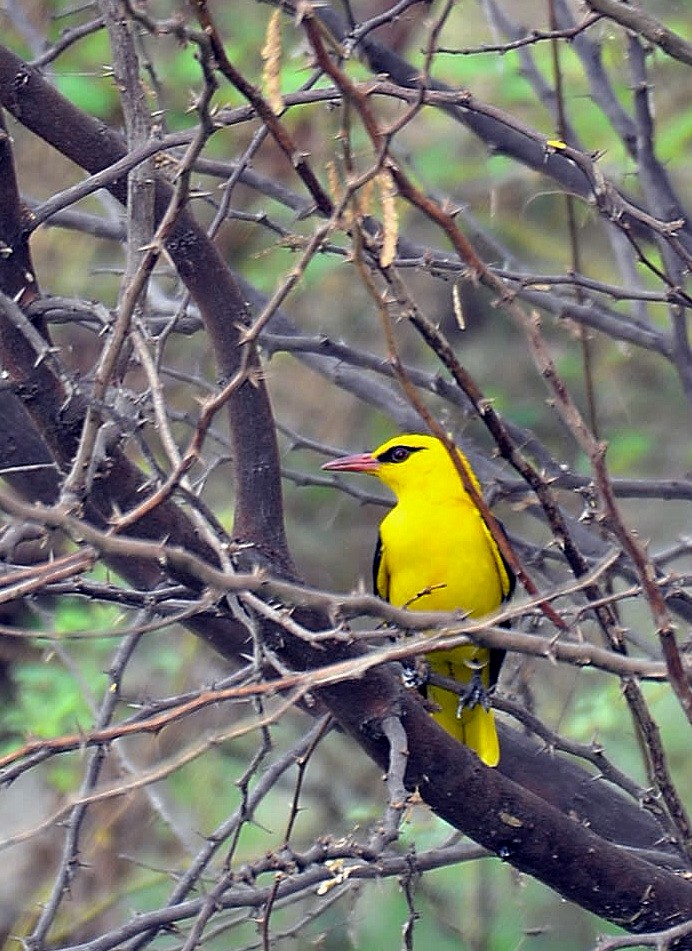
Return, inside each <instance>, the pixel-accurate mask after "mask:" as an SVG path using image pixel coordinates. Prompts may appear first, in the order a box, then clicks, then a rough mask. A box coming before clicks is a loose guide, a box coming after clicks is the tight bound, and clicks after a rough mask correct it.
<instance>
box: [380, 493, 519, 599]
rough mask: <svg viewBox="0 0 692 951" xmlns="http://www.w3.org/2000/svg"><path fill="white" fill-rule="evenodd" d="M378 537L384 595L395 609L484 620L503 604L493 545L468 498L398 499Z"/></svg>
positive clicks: (481, 520)
mask: <svg viewBox="0 0 692 951" xmlns="http://www.w3.org/2000/svg"><path fill="white" fill-rule="evenodd" d="M421 503H422V504H421ZM380 537H381V541H382V549H383V551H382V564H381V568H380V574H381V577H383V578H386V586H387V590H386V592H381V593H384V594H386V596H387V597H388V599H389V601H390V602H391V603H392V604H394V605H396V606H397V607H402V606H407V607H409V608H410V609H411V610H414V611H416V610H417V611H454V610H462V611H464V612H466V613H468V614H470V615H472V616H474V617H480V616H482V615H484V614H488V613H490V612H491V611H494V610H495V609H496V608H497V607H499V605H500V603H501V602H502V597H503V590H502V581H501V578H500V573H499V568H498V561H497V556H496V552H495V549H494V543H493V542H492V539H491V538H490V537H489V532H488V529H487V527H486V526H485V524H484V522H483V519H482V517H481V514H480V512H479V511H478V509H477V508H476V507H475V505H473V503H472V502H471V500H470V499H467V498H464V497H460V498H457V499H449V498H447V499H445V500H444V501H440V502H439V503H436V502H435V500H430V499H428V500H425V499H422V500H420V502H413V501H407V500H400V501H399V503H398V504H397V505H396V506H395V507H394V508H393V509H392V511H391V512H390V513H389V514H388V515H387V516H386V517H385V519H384V521H383V522H382V525H381V526H380ZM380 587H381V585H380V584H378V588H380Z"/></svg>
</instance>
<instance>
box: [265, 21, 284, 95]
mask: <svg viewBox="0 0 692 951" xmlns="http://www.w3.org/2000/svg"><path fill="white" fill-rule="evenodd" d="M262 59H263V60H264V69H263V70H262V82H263V84H264V88H265V89H266V91H267V100H268V102H269V105H270V106H271V107H272V109H273V110H274V112H277V113H278V112H281V111H282V109H283V107H284V101H283V98H282V96H281V10H275V11H274V12H273V13H272V15H271V16H270V18H269V23H268V25H267V35H266V37H265V40H264V46H263V47H262Z"/></svg>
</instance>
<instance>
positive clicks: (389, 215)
mask: <svg viewBox="0 0 692 951" xmlns="http://www.w3.org/2000/svg"><path fill="white" fill-rule="evenodd" d="M377 184H378V185H379V188H380V199H381V202H382V249H381V250H380V264H381V266H382V267H390V266H391V264H392V262H393V261H394V258H395V257H396V242H397V239H398V237H399V219H398V217H397V213H396V204H395V200H394V199H395V195H396V189H395V186H394V179H393V178H392V176H391V175H390V174H389V172H387V171H383V172H381V173H380V174H379V175H378V176H377Z"/></svg>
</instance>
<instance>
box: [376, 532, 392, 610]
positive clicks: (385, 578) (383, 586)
mask: <svg viewBox="0 0 692 951" xmlns="http://www.w3.org/2000/svg"><path fill="white" fill-rule="evenodd" d="M372 586H373V589H374V591H375V594H377V595H379V597H381V598H382V600H383V601H389V571H388V570H387V561H386V558H385V554H384V546H383V544H382V535H381V534H378V536H377V544H376V545H375V555H374V557H373V560H372Z"/></svg>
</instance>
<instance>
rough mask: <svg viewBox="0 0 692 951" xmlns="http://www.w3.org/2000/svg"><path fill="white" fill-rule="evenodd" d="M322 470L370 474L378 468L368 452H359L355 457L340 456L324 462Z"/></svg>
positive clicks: (376, 461) (377, 462)
mask: <svg viewBox="0 0 692 951" xmlns="http://www.w3.org/2000/svg"><path fill="white" fill-rule="evenodd" d="M321 468H322V469H327V470H328V471H329V472H370V473H373V474H374V473H375V472H377V470H378V469H379V468H380V463H379V461H378V460H377V459H376V458H375V457H374V456H373V455H372V453H370V452H361V453H358V454H356V455H355V456H341V458H340V459H332V460H331V462H325V464H324V465H323V466H321Z"/></svg>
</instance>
